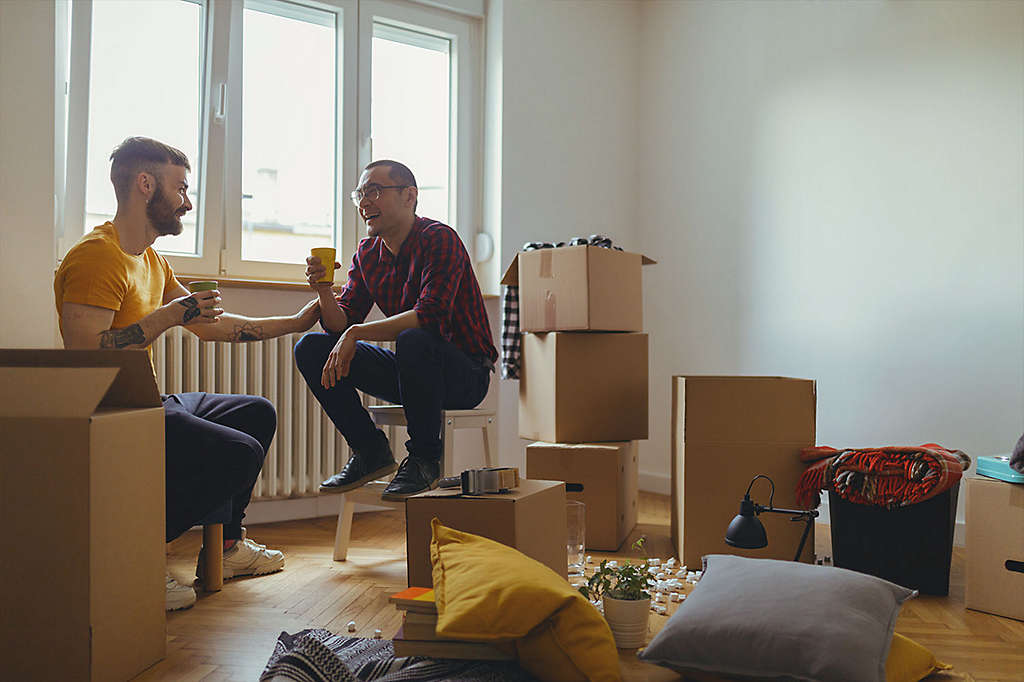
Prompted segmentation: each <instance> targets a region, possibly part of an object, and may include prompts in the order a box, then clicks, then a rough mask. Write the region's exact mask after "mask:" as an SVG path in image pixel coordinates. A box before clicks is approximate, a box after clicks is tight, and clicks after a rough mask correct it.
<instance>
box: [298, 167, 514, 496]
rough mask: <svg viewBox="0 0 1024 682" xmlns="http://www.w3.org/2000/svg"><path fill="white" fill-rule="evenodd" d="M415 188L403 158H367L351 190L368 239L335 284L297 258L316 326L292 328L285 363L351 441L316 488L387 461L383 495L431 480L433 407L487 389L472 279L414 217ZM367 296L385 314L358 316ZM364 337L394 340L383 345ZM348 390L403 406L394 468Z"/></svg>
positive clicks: (471, 399)
mask: <svg viewBox="0 0 1024 682" xmlns="http://www.w3.org/2000/svg"><path fill="white" fill-rule="evenodd" d="M418 191H419V190H418V189H417V186H416V178H415V177H414V176H413V174H412V171H410V170H409V169H408V168H407V167H406V166H404V165H403V164H401V163H398V162H397V161H375V162H373V163H371V164H370V165H369V166H367V167H366V169H365V170H364V171H363V173H362V175H361V176H360V178H359V187H358V189H356V190H355V191H353V192H352V195H351V196H352V201H353V203H355V204H356V206H357V207H358V208H359V215H360V217H361V218H362V219H363V220H364V221H365V223H366V233H367V235H368V237H367V238H366V239H364V240H362V241H361V242H359V246H358V247H357V248H356V252H355V254H354V255H353V256H352V265H351V266H350V267H349V271H348V282H346V284H345V286H344V287H342V289H341V292H340V293H339V294H337V295H336V296H335V295H334V294H333V292H332V291H331V284H330V283H321V282H319V281H318V280H319V279H320V277H322V276H323V275H324V273H325V267H324V265H323V264H322V263H320V261H319V259H317V258H315V257H311V258H309V259H307V261H306V263H307V268H306V276H307V278H308V279H309V283H310V286H311V287H313V289H314V290H315V291H316V292H317V294H318V295H319V297H320V309H321V315H322V324H323V327H324V329H326V330H327V333H326V334H324V333H315V332H313V333H309V334H306V335H305V336H303V337H302V339H300V340H299V342H298V343H297V344H296V346H295V362H296V364H297V365H298V367H299V371H301V372H302V376H303V377H305V379H306V383H307V384H309V388H310V390H311V391H312V392H313V395H315V396H316V398H317V400H319V401H320V405H322V406H323V408H324V411H325V412H326V413H327V415H328V416H329V417H330V418H331V421H333V422H334V425H335V426H337V427H338V430H339V431H341V434H342V435H343V436H344V437H345V440H346V441H348V444H349V446H350V447H351V449H352V454H351V456H350V457H349V459H348V462H346V463H345V468H344V469H342V470H341V472H340V473H337V474H335V475H334V476H331V477H330V478H328V479H327V480H326V481H324V482H323V483H321V484H320V491H321V492H335V493H342V492H345V491H348V490H352V489H354V488H358V487H360V486H362V485H364V484H365V483H367V482H369V481H372V480H375V479H377V478H379V477H381V476H383V475H385V474H388V473H391V472H392V471H394V470H395V469H396V468H397V469H398V473H397V474H395V477H394V479H393V480H392V481H391V483H390V484H389V485H388V487H387V488H386V489H385V491H384V495H383V497H384V499H388V500H402V499H405V498H406V497H409V496H410V495H415V494H416V493H420V492H423V491H425V490H430V489H431V488H434V487H436V486H437V481H438V478H439V477H440V474H441V472H440V460H441V412H442V410H445V409H453V410H460V409H471V408H473V407H476V406H477V405H479V404H480V401H482V400H483V399H484V396H485V395H487V387H488V385H489V384H490V375H491V372H492V371H493V368H494V361H495V360H496V359H497V357H498V353H497V351H496V350H495V348H494V343H493V341H492V339H491V326H490V323H489V322H488V320H487V312H486V310H485V309H484V301H483V296H482V295H481V294H480V285H479V283H478V282H477V279H476V275H475V274H474V273H473V267H472V263H471V262H470V259H469V254H468V253H466V248H465V246H463V244H462V240H461V239H459V236H458V234H456V233H455V230H453V229H452V228H450V227H448V226H447V225H444V224H442V223H439V222H437V221H436V220H430V219H429V218H421V217H419V216H417V215H416V213H415V211H416V205H417V193H418ZM335 266H336V267H340V265H339V264H335ZM374 303H376V304H377V307H379V308H380V310H381V312H382V313H384V315H385V318H384V319H383V320H378V321H376V322H365V321H364V320H365V319H366V315H367V313H369V312H370V308H371V307H373V304H374ZM367 341H394V342H395V350H394V352H392V351H390V350H385V349H383V348H380V347H378V346H376V345H373V344H370V343H366V342H367ZM357 390H360V391H363V392H364V393H369V394H370V395H372V396H375V397H377V398H381V399H383V400H386V401H388V402H391V403H400V404H401V405H402V406H403V407H404V408H405V415H406V420H407V423H408V427H409V440H408V441H406V444H405V445H406V448H407V449H408V451H409V456H408V457H406V458H405V459H404V460H403V461H402V463H401V464H400V465H396V464H395V458H394V455H392V453H391V447H390V445H389V444H388V440H387V437H386V436H385V435H384V432H383V431H381V430H379V429H377V427H376V426H375V425H374V423H373V421H372V420H371V419H370V415H369V413H368V412H367V411H366V408H364V407H363V405H362V401H361V400H360V399H359V395H358V393H356V391H357Z"/></svg>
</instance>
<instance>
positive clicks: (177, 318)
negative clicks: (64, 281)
mask: <svg viewBox="0 0 1024 682" xmlns="http://www.w3.org/2000/svg"><path fill="white" fill-rule="evenodd" d="M208 293H209V292H202V294H208ZM200 295H201V294H196V295H189V294H188V292H187V291H186V292H185V296H181V297H178V298H173V299H171V300H170V301H168V302H167V303H165V304H164V305H162V306H160V307H159V308H157V309H156V310H154V311H153V312H152V313H150V314H149V315H147V316H145V317H143V318H142V319H141V320H139V321H138V322H136V323H134V324H130V325H128V326H127V327H122V328H118V329H111V325H112V324H113V322H114V311H113V310H110V309H108V308H101V307H99V306H94V305H86V304H83V303H64V304H63V306H62V307H61V322H62V327H63V330H62V334H63V336H64V347H65V348H69V349H70V348H81V349H90V348H115V349H116V348H145V347H146V346H148V345H150V344H151V343H153V340H154V339H156V337H158V336H160V335H161V334H163V333H164V332H165V331H167V330H168V329H170V328H171V327H173V326H175V325H179V324H192V325H200V324H203V323H206V324H209V323H211V322H216V321H217V318H218V317H219V316H220V314H221V313H223V312H224V311H223V310H221V309H220V308H219V307H218V306H219V304H220V298H219V297H214V296H207V297H206V298H203V299H200V298H198V297H199V296H200ZM204 326H205V325H204Z"/></svg>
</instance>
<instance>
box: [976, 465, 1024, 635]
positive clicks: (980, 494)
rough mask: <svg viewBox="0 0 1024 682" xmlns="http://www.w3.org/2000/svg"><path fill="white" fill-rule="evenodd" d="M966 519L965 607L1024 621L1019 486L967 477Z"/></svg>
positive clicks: (1023, 510) (1023, 506)
mask: <svg viewBox="0 0 1024 682" xmlns="http://www.w3.org/2000/svg"><path fill="white" fill-rule="evenodd" d="M966 521H967V529H966V530H967V589H966V594H965V599H964V601H965V604H966V606H967V608H969V609H974V610H975V611H985V612H986V613H994V614H996V615H998V616H1006V617H1007V618H1016V619H1017V620H1024V485H1022V484H1020V483H1006V482H1005V481H997V480H995V479H992V478H985V477H982V476H978V477H976V478H968V479H967V518H966Z"/></svg>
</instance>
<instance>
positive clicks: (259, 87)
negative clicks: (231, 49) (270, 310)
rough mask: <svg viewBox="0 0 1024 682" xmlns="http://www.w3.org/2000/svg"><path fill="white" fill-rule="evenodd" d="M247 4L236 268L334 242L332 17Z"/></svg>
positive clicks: (299, 256) (297, 256) (290, 257)
mask: <svg viewBox="0 0 1024 682" xmlns="http://www.w3.org/2000/svg"><path fill="white" fill-rule="evenodd" d="M275 9H279V8H278V7H275V6H274V5H272V4H269V3H259V4H256V3H252V2H248V3H246V6H245V12H244V15H243V17H244V21H243V29H242V35H243V36H244V38H243V42H242V45H243V48H242V93H243V94H242V96H243V99H242V236H241V247H242V260H246V261H273V262H277V263H304V262H305V260H306V256H307V255H309V250H310V249H311V248H313V247H317V246H333V245H334V243H335V225H336V216H337V211H336V205H337V194H338V187H337V184H338V183H337V181H336V177H335V168H336V163H335V153H334V145H335V128H336V126H335V121H336V120H337V108H336V106H335V102H336V88H335V84H336V82H337V75H336V72H335V54H336V45H335V40H336V37H337V36H336V32H335V26H334V15H333V14H331V13H329V12H318V11H315V10H306V11H303V12H301V13H300V12H297V11H295V10H294V9H290V8H289V11H287V12H280V11H278V12H275V11H274V10H275Z"/></svg>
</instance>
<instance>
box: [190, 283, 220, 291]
mask: <svg viewBox="0 0 1024 682" xmlns="http://www.w3.org/2000/svg"><path fill="white" fill-rule="evenodd" d="M216 288H217V283H216V282H214V281H213V280H202V281H199V282H189V283H188V290H189V291H190V292H192V293H193V294H194V293H197V292H200V291H213V290H214V289H216Z"/></svg>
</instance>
